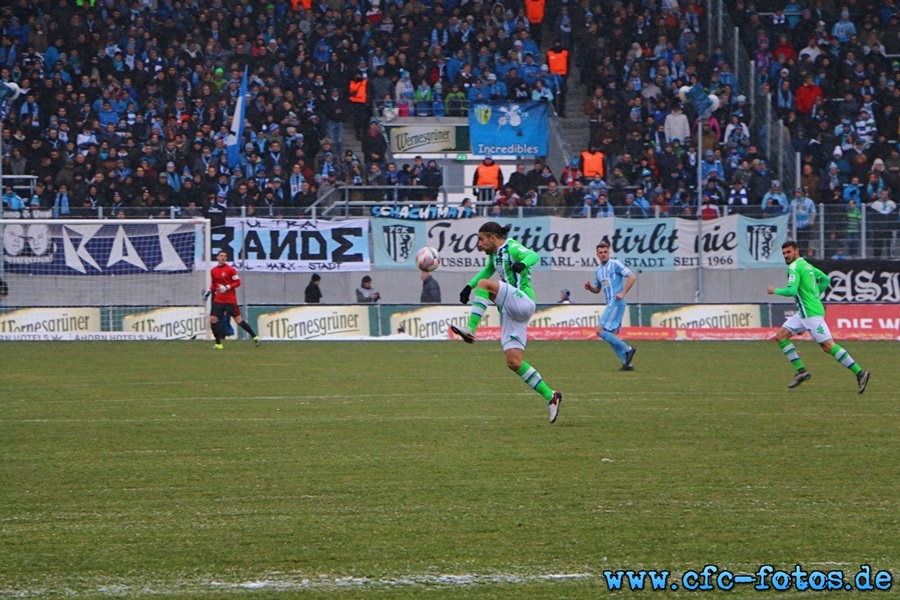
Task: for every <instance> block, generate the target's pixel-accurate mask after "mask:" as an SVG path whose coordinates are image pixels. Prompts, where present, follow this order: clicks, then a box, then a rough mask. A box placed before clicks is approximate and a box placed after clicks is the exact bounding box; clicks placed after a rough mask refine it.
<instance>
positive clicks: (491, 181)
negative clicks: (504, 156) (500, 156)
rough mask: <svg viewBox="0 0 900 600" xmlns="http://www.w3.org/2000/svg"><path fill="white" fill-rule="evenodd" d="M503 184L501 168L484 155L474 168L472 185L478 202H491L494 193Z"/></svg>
mask: <svg viewBox="0 0 900 600" xmlns="http://www.w3.org/2000/svg"><path fill="white" fill-rule="evenodd" d="M502 186H503V170H502V169H501V168H500V166H499V165H497V164H496V163H495V162H494V159H493V158H491V157H490V156H485V157H484V159H483V160H482V161H481V164H480V165H478V167H476V168H475V174H474V176H473V177H472V187H474V188H475V194H476V195H477V196H478V201H479V202H491V201H492V199H493V196H494V194H495V193H496V192H497V190H499V189H500V188H501V187H502Z"/></svg>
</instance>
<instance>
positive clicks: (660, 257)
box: [372, 215, 788, 271]
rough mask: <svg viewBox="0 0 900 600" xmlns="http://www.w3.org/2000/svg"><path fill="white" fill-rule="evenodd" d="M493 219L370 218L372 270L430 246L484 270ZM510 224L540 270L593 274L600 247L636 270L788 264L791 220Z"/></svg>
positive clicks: (453, 264)
mask: <svg viewBox="0 0 900 600" xmlns="http://www.w3.org/2000/svg"><path fill="white" fill-rule="evenodd" d="M487 221H488V219H486V218H483V217H479V218H471V219H436V220H419V221H415V222H411V221H410V220H406V219H385V218H374V219H372V235H373V238H374V239H373V246H374V248H375V250H374V259H375V265H376V266H378V267H379V268H386V269H392V268H397V269H399V268H409V267H413V266H414V265H413V257H414V256H415V253H416V250H417V249H418V248H421V247H422V246H425V245H428V246H433V247H434V248H436V249H437V250H438V252H439V253H440V255H441V268H442V269H445V270H451V271H472V270H478V269H481V267H483V266H484V264H485V256H484V253H482V252H481V251H480V250H478V228H479V227H481V225H482V224H483V223H485V222H487ZM499 221H500V222H501V223H503V224H507V223H508V224H511V225H512V230H511V231H510V237H512V238H515V239H516V240H518V241H519V242H521V243H522V244H523V245H525V246H527V247H529V248H531V249H532V250H534V251H536V252H537V253H538V255H540V257H541V262H540V263H539V265H538V267H537V268H538V269H540V268H553V269H573V270H574V269H593V268H595V267H596V266H597V258H596V252H595V248H596V245H597V243H599V242H600V241H602V240H605V241H607V242H609V244H610V246H611V249H612V253H613V256H615V257H616V258H618V259H619V260H621V261H622V262H623V263H624V264H625V265H627V266H628V267H631V268H632V269H640V270H648V271H672V270H679V269H694V268H697V267H698V266H701V265H702V266H703V267H704V268H707V269H738V268H740V269H752V268H773V267H779V266H783V265H784V261H783V260H782V257H781V244H782V242H783V241H784V240H785V239H787V229H788V228H787V218H786V217H779V218H776V219H749V218H746V217H742V216H737V215H732V216H729V217H723V218H721V219H715V220H712V221H702V222H698V221H691V220H687V219H673V218H666V219H620V218H612V219H566V218H561V217H535V218H524V219H519V218H512V219H499Z"/></svg>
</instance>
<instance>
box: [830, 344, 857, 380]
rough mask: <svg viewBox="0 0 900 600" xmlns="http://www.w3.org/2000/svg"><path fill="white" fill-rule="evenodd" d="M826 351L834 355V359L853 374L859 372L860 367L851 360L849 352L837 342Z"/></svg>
mask: <svg viewBox="0 0 900 600" xmlns="http://www.w3.org/2000/svg"><path fill="white" fill-rule="evenodd" d="M828 353H829V354H830V355H832V356H833V357H834V360H836V361H838V362H839V363H841V364H842V365H844V366H845V367H847V368H848V369H850V370H851V371H853V374H854V375H859V372H860V371H862V367H860V366H859V365H858V364H856V361H855V360H853V358H852V357H851V356H850V354H849V353H848V352H847V351H846V350H844V349H843V348H841V347H840V346H838V345H837V344H835V345H834V346H832V348H831V350H829V351H828Z"/></svg>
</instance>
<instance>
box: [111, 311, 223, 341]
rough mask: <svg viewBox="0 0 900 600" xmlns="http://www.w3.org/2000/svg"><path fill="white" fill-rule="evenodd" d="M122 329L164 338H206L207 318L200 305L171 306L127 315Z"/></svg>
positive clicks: (209, 334) (207, 336) (208, 330)
mask: <svg viewBox="0 0 900 600" xmlns="http://www.w3.org/2000/svg"><path fill="white" fill-rule="evenodd" d="M122 330H123V331H126V332H131V333H140V334H148V335H154V336H158V338H154V339H164V340H194V339H201V340H208V339H210V337H211V332H210V329H209V318H208V317H207V316H206V311H205V310H204V308H203V307H201V306H173V307H169V308H159V309H156V310H150V311H147V312H142V313H135V314H131V315H128V316H126V317H124V318H123V319H122Z"/></svg>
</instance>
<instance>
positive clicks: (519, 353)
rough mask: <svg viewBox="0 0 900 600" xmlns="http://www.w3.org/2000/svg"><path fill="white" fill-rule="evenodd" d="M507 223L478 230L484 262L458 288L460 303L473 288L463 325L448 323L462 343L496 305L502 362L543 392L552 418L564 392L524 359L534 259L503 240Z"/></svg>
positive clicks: (512, 242)
mask: <svg viewBox="0 0 900 600" xmlns="http://www.w3.org/2000/svg"><path fill="white" fill-rule="evenodd" d="M510 228H511V226H510V225H507V226H505V227H502V226H501V225H500V224H499V223H495V222H494V221H488V222H487V223H485V224H484V225H482V226H481V228H479V229H478V248H479V249H480V250H481V251H482V252H484V253H485V254H487V255H488V260H487V264H486V265H485V267H484V268H483V269H482V270H481V271H480V272H479V273H478V274H477V275H476V276H475V277H474V278H472V280H471V281H469V283H468V284H467V285H466V287H464V288H463V290H462V292H460V293H459V300H460V302H462V303H463V304H468V303H469V296H470V295H471V294H472V288H475V299H474V300H473V301H472V312H471V313H470V315H469V323H468V325H467V326H466V327H456V326H455V325H451V326H450V329H451V331H453V333H455V334H456V335H458V336H459V337H461V338H462V339H463V341H465V342H466V343H467V344H471V343H473V342H474V341H475V331H476V330H477V329H478V325H479V324H480V323H481V319H482V317H484V311H485V310H487V307H488V304H490V303H491V302H493V303H494V304H496V305H497V310H498V311H499V312H500V344H501V345H502V347H503V353H504V354H505V355H506V366H507V367H509V368H510V370H512V371H515V373H516V375H518V376H519V377H521V378H522V379H523V380H524V381H525V383H527V384H528V385H530V386H531V388H532V389H533V390H534V391H536V392H537V393H538V394H540V395H541V396H543V397H544V400H546V401H547V410H548V411H549V412H550V422H551V423H553V422H555V421H556V417H557V416H558V415H559V405H560V403H561V402H562V399H563V395H562V394H561V393H560V392H557V391H554V390H551V389H550V387H549V386H548V385H547V384H546V383H544V380H543V378H541V374H540V373H538V372H537V369H535V368H534V367H532V366H531V365H529V364H528V363H527V362H525V342H526V339H527V332H528V321H529V320H530V319H531V315H533V314H534V309H535V304H534V290H532V289H531V267H533V266H534V265H535V264H536V263H537V262H538V260H539V258H538V255H537V254H535V252H534V251H533V250H530V249H528V248H526V247H525V246H523V245H522V244H520V243H519V242H517V241H516V240H513V239H507V236H508V235H509V230H510ZM494 273H497V274H498V276H499V277H500V280H499V281H498V280H495V279H490V277H491V275H493V274H494Z"/></svg>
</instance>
